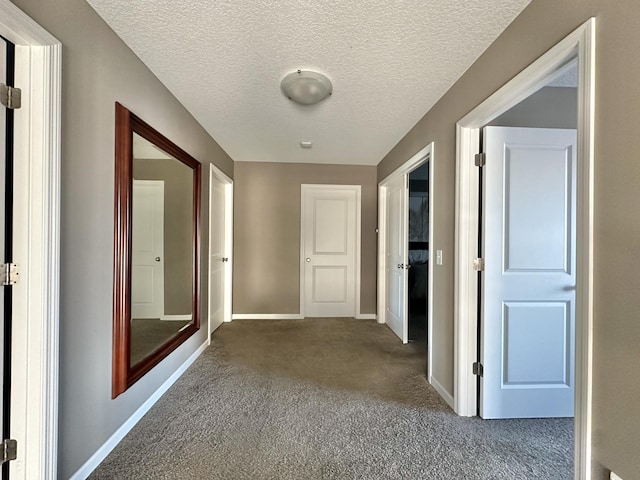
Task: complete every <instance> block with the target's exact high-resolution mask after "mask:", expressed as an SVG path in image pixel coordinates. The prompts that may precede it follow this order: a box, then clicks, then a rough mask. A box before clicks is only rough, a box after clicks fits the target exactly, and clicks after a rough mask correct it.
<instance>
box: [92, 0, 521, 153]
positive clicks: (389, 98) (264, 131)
mask: <svg viewBox="0 0 640 480" xmlns="http://www.w3.org/2000/svg"><path fill="white" fill-rule="evenodd" d="M88 2H89V3H90V4H91V5H92V6H93V8H94V9H95V10H96V11H97V12H98V13H99V14H100V15H101V16H102V18H104V19H105V21H106V22H107V23H108V24H109V25H110V26H111V27H112V28H113V29H114V30H115V32H116V33H117V34H118V35H119V36H120V37H121V38H122V39H123V40H124V41H125V42H126V43H127V44H128V45H129V46H130V47H131V49H132V50H133V51H134V52H135V53H136V54H137V55H138V56H139V57H140V58H141V59H142V61H143V62H144V63H145V64H146V65H147V66H148V67H149V68H150V69H151V70H152V71H153V72H154V73H155V74H156V76H157V77H158V78H159V79H160V80H161V81H162V82H163V83H164V84H165V85H166V86H167V88H169V90H171V92H172V93H173V94H174V95H175V96H176V97H177V98H178V100H180V101H181V102H182V104H183V105H184V106H185V107H186V108H187V109H188V110H189V111H190V112H191V113H192V114H193V115H194V117H195V118H196V119H197V120H198V121H199V122H200V123H201V124H202V125H203V126H204V128H205V129H206V130H207V131H208V132H209V133H210V135H211V136H212V137H213V138H214V139H215V140H216V141H217V142H218V143H219V144H220V145H221V146H222V148H224V149H225V151H226V152H227V153H228V154H229V155H230V156H231V158H233V160H236V161H265V162H310V163H335V164H362V165H376V164H377V163H379V162H380V160H382V158H383V157H384V156H385V155H386V154H387V153H388V152H389V150H391V148H393V146H394V145H395V144H396V143H398V141H400V139H401V138H402V137H403V136H404V135H405V134H406V133H407V132H408V131H409V130H410V129H411V128H412V127H413V126H414V125H415V124H416V123H417V121H418V120H419V119H420V118H421V117H422V116H423V115H424V114H425V113H426V112H427V111H428V110H429V109H430V108H431V107H432V106H433V105H434V104H435V103H436V101H437V100H438V99H439V98H440V97H441V96H442V95H443V94H444V93H445V92H446V91H447V90H448V88H449V87H450V86H451V85H452V84H453V83H454V82H455V81H456V80H457V79H458V78H459V77H460V76H461V75H462V74H463V73H464V72H465V70H466V69H467V68H468V67H469V66H470V65H471V64H472V63H473V62H474V61H475V60H476V58H478V56H480V54H481V53H482V52H483V51H484V50H485V49H486V48H487V47H488V46H489V45H490V44H491V42H493V40H494V39H495V38H496V37H497V36H498V35H499V34H500V33H501V32H502V31H503V30H504V29H505V28H506V26H507V25H508V24H509V23H510V22H511V21H512V20H513V19H514V18H515V17H516V16H517V15H518V13H520V11H522V9H523V8H524V7H525V6H526V5H527V4H528V3H529V2H530V0H406V1H398V0H396V1H393V0H388V1H385V0H376V1H367V0H359V1H354V0H313V1H311V0H278V1H275V0H248V1H241V0H219V1H211V0H185V1H178V2H176V1H175V0H138V1H135V2H132V1H131V0H88ZM297 69H311V70H318V71H320V72H322V73H324V74H325V75H327V76H328V77H329V78H330V79H331V81H332V82H333V95H332V96H331V97H329V98H328V99H327V100H324V101H322V102H320V103H318V104H316V105H311V106H301V105H297V104H295V103H293V102H291V101H290V100H288V99H287V98H286V97H284V95H283V94H282V93H281V91H280V80H281V79H282V77H284V76H285V75H286V74H287V73H289V72H291V71H294V70H297ZM151 121H152V120H151ZM300 141H311V142H313V148H312V149H309V150H307V149H304V150H303V149H301V148H300V145H299V142H300ZM425 141H426V140H425ZM183 147H184V148H185V149H187V150H188V147H187V146H183Z"/></svg>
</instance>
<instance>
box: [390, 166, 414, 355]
mask: <svg viewBox="0 0 640 480" xmlns="http://www.w3.org/2000/svg"><path fill="white" fill-rule="evenodd" d="M385 198H386V206H385V208H386V219H387V224H386V236H387V238H386V245H387V252H386V254H387V258H386V262H385V265H386V272H385V276H386V279H385V280H386V283H387V285H386V289H385V291H386V296H387V298H386V302H385V303H386V315H385V318H386V322H387V325H388V326H389V328H390V329H391V330H392V331H393V333H395V334H396V335H397V336H398V338H400V340H402V343H407V342H408V341H409V327H408V325H409V323H408V314H409V312H408V305H407V300H408V299H407V281H408V275H407V268H406V267H407V264H408V261H407V247H408V229H409V226H408V224H409V218H408V213H407V201H408V198H409V186H408V179H407V175H400V176H399V177H398V178H396V179H395V180H392V181H391V182H389V183H388V184H387V186H386V197H385Z"/></svg>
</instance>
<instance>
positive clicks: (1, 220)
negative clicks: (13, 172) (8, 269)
mask: <svg viewBox="0 0 640 480" xmlns="http://www.w3.org/2000/svg"><path fill="white" fill-rule="evenodd" d="M6 67H7V44H6V42H5V41H4V39H0V82H1V83H3V84H7V71H6V70H7V69H6ZM6 121H7V116H6V112H5V107H4V106H2V105H0V198H2V202H0V255H1V256H2V263H7V261H8V260H10V259H8V258H5V255H4V253H5V235H7V233H8V232H6V231H5V211H6V206H5V202H4V199H5V194H6V181H7V178H6V152H7V150H6V147H7V145H6V143H7V140H10V139H8V138H6V133H7V130H6ZM0 316H1V317H2V318H1V319H0V377H1V378H0V382H2V384H1V385H0V415H1V417H0V432H2V431H3V430H4V429H3V425H4V418H5V408H7V405H5V402H4V395H5V378H4V375H5V371H4V368H5V364H4V356H5V350H4V343H5V341H4V340H5V339H4V333H5V323H6V322H9V321H10V320H11V319H10V318H7V317H5V305H4V292H0ZM9 373H10V372H9Z"/></svg>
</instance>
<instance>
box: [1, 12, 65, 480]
mask: <svg viewBox="0 0 640 480" xmlns="http://www.w3.org/2000/svg"><path fill="white" fill-rule="evenodd" d="M0 34H1V35H2V36H4V37H5V38H7V39H8V40H10V41H11V42H13V43H14V44H15V45H16V64H17V65H20V68H17V69H16V83H17V86H19V87H21V88H22V90H23V94H22V102H23V106H22V108H21V109H20V110H17V111H16V113H15V122H16V135H15V140H14V146H15V156H14V160H15V172H14V173H15V178H14V191H15V195H14V218H15V222H14V246H15V247H14V258H13V261H14V262H16V263H18V264H20V266H21V275H20V276H21V281H20V282H19V283H18V284H16V285H15V286H14V287H12V288H13V303H14V311H13V316H14V318H19V319H20V321H14V323H13V325H14V327H13V329H14V330H13V337H12V365H13V371H12V374H11V375H12V384H13V385H12V392H11V403H12V411H11V433H12V435H11V436H12V437H13V438H15V439H16V440H18V444H19V446H18V459H17V460H16V461H13V462H11V463H10V467H9V468H10V475H11V478H12V479H14V480H21V479H30V478H43V479H54V478H56V477H57V464H58V458H57V457H58V335H59V333H58V328H59V322H58V312H59V269H60V253H59V252H60V241H59V238H60V233H59V232H60V226H59V225H60V124H61V122H60V98H61V65H62V63H61V54H62V46H61V44H60V42H59V41H58V40H56V39H55V38H54V37H53V36H51V35H50V34H49V33H48V32H46V31H45V30H44V29H43V28H42V27H40V26H39V25H38V24H37V23H35V22H34V21H33V20H32V19H31V18H29V17H28V16H27V15H25V14H24V13H23V12H22V11H21V10H20V9H18V8H17V7H16V6H15V5H13V4H12V3H10V2H9V1H7V0H2V1H0Z"/></svg>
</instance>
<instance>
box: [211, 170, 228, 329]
mask: <svg viewBox="0 0 640 480" xmlns="http://www.w3.org/2000/svg"><path fill="white" fill-rule="evenodd" d="M225 188H226V186H225V183H223V182H222V181H221V180H220V179H218V178H217V177H216V176H215V175H211V198H210V207H209V208H210V213H209V215H210V217H209V222H210V226H209V232H210V233H209V235H210V237H209V242H210V245H209V329H210V333H211V332H213V331H214V330H215V329H217V328H218V327H219V326H220V325H222V323H223V322H224V313H225V289H224V275H225V267H226V265H227V260H226V259H228V255H227V252H226V245H225V236H226V232H225V223H226V222H225V220H226V219H225V215H226V204H225V201H226V198H225Z"/></svg>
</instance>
